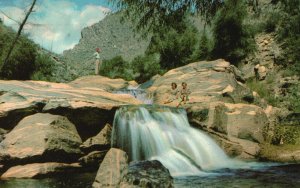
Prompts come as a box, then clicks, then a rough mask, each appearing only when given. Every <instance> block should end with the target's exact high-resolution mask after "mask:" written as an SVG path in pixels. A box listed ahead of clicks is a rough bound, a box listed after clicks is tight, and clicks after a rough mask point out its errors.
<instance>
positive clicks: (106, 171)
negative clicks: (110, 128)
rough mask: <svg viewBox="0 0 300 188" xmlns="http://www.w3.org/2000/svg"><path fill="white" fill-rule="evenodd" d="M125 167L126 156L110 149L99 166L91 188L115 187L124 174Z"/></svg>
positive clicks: (126, 164)
mask: <svg viewBox="0 0 300 188" xmlns="http://www.w3.org/2000/svg"><path fill="white" fill-rule="evenodd" d="M127 167H128V156H127V154H126V153H125V152H124V151H122V150H119V149H116V148H111V149H110V150H109V151H108V153H107V154H106V156H105V158H104V160H103V161H102V163H101V165H100V168H99V170H98V172H97V175H96V178H95V181H94V183H93V187H94V188H98V187H99V188H100V187H117V186H118V185H119V184H120V182H121V178H122V177H123V176H124V174H126V172H127Z"/></svg>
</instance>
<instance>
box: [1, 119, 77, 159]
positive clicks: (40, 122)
mask: <svg viewBox="0 0 300 188" xmlns="http://www.w3.org/2000/svg"><path fill="white" fill-rule="evenodd" d="M81 143H82V141H81V138H80V136H79V135H78V133H77V130H76V128H75V126H74V125H73V124H72V123H71V122H70V121H69V120H68V119H67V118H66V117H63V116H59V115H51V114H41V113H38V114H35V115H31V116H28V117H26V118H24V119H23V120H22V121H20V123H19V124H18V125H17V126H16V127H15V128H14V129H13V130H12V131H11V132H9V133H8V134H7V135H6V136H5V139H4V140H3V141H2V142H1V143H0V161H1V162H5V163H3V164H6V165H10V164H11V163H18V164H20V163H23V164H24V163H29V162H48V161H56V162H57V161H61V162H69V161H76V160H77V159H78V157H79V156H80V155H81V151H80V149H79V146H80V144H81Z"/></svg>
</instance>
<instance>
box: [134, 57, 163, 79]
mask: <svg viewBox="0 0 300 188" xmlns="http://www.w3.org/2000/svg"><path fill="white" fill-rule="evenodd" d="M159 62H160V58H159V54H151V55H147V56H138V57H136V58H135V59H134V60H133V61H132V63H131V66H132V69H133V71H134V73H135V76H134V77H135V80H136V81H137V82H138V83H143V82H146V81H147V80H149V79H150V78H151V77H152V76H154V75H156V74H162V73H163V70H161V67H160V64H159Z"/></svg>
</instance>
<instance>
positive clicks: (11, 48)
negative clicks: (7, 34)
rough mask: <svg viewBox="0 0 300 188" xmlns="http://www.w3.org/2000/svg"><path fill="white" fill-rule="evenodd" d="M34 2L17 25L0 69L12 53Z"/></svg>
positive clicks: (34, 0) (34, 1)
mask: <svg viewBox="0 0 300 188" xmlns="http://www.w3.org/2000/svg"><path fill="white" fill-rule="evenodd" d="M35 3H36V0H33V2H32V4H31V7H30V9H29V10H28V12H27V13H26V16H25V18H24V20H23V22H22V23H21V25H20V27H19V30H18V33H17V35H16V37H15V39H14V40H13V42H12V44H11V46H10V48H9V50H8V53H7V55H6V58H5V60H4V62H3V64H2V66H1V69H0V70H2V68H3V67H4V65H5V64H6V63H7V61H8V59H9V57H10V55H11V53H12V51H13V49H14V47H15V45H16V43H17V41H18V39H19V37H20V35H21V33H22V30H23V27H24V25H25V24H26V21H27V19H28V17H29V15H30V13H31V12H32V10H33V7H34V5H35Z"/></svg>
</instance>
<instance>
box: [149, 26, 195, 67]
mask: <svg viewBox="0 0 300 188" xmlns="http://www.w3.org/2000/svg"><path fill="white" fill-rule="evenodd" d="M179 25H180V26H177V27H176V28H170V27H161V28H160V31H159V32H157V33H155V34H154V35H153V37H152V38H151V42H150V44H149V47H148V49H147V52H146V53H147V54H155V53H158V54H160V65H161V67H162V68H163V69H172V68H175V67H178V66H182V65H185V64H187V63H189V62H190V60H191V56H192V54H193V52H194V50H195V45H196V43H197V30H196V28H195V27H193V26H192V25H191V24H189V23H186V22H181V23H179Z"/></svg>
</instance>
